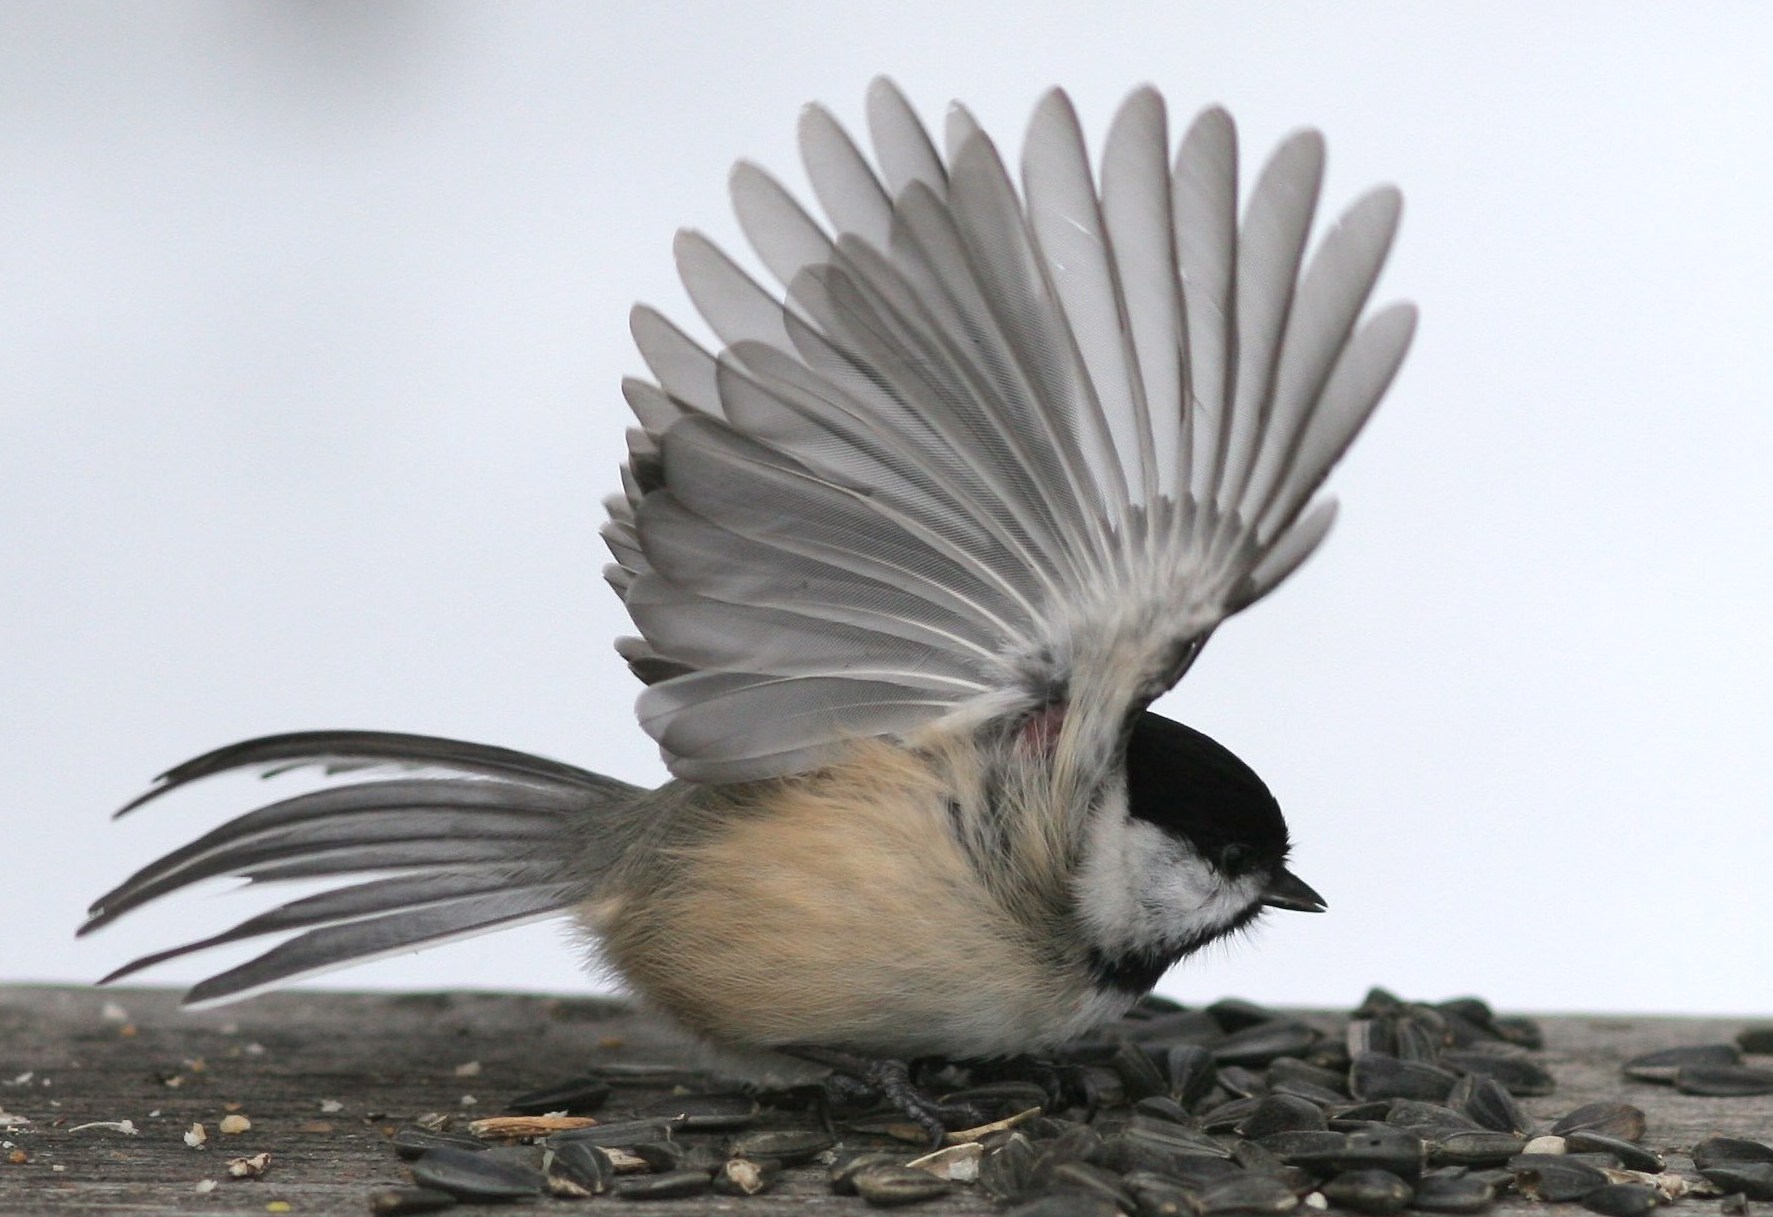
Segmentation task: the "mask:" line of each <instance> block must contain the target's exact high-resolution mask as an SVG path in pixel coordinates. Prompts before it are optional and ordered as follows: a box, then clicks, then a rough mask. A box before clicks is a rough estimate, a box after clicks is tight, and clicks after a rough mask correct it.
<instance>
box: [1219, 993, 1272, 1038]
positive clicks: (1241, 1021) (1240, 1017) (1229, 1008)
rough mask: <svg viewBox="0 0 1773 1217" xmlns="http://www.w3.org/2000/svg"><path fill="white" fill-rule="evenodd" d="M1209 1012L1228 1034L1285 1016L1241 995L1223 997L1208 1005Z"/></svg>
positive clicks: (1220, 1027)
mask: <svg viewBox="0 0 1773 1217" xmlns="http://www.w3.org/2000/svg"><path fill="white" fill-rule="evenodd" d="M1207 1014H1208V1015H1209V1016H1210V1017H1211V1018H1212V1020H1213V1021H1214V1022H1215V1023H1218V1024H1219V1029H1220V1030H1221V1031H1224V1032H1225V1034H1227V1035H1234V1034H1236V1033H1237V1032H1239V1031H1242V1030H1243V1029H1244V1028H1246V1027H1254V1026H1256V1025H1257V1024H1258V1023H1271V1022H1275V1021H1278V1020H1280V1019H1281V1018H1283V1017H1284V1016H1283V1015H1281V1014H1280V1013H1279V1012H1278V1011H1275V1010H1270V1009H1269V1008H1268V1007H1267V1006H1259V1005H1257V1004H1256V1003H1255V1002H1253V1001H1245V1000H1244V999H1243V998H1241V997H1222V998H1220V999H1219V1000H1218V1001H1216V1002H1214V1003H1213V1004H1212V1005H1210V1006H1208V1007H1207Z"/></svg>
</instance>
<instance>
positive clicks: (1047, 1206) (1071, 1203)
mask: <svg viewBox="0 0 1773 1217" xmlns="http://www.w3.org/2000/svg"><path fill="white" fill-rule="evenodd" d="M1120 1212H1121V1210H1120V1207H1119V1206H1118V1205H1116V1204H1114V1203H1113V1202H1112V1201H1108V1200H1104V1199H1102V1198H1101V1197H1100V1196H1086V1195H1083V1194H1082V1193H1079V1192H1057V1193H1055V1194H1053V1195H1051V1196H1042V1197H1041V1198H1040V1199H1039V1200H1031V1201H1029V1202H1028V1203H1027V1204H1024V1205H1022V1206H1021V1207H1020V1208H1013V1209H1011V1210H1010V1211H1009V1212H1008V1213H1007V1214H1005V1217H1120Z"/></svg>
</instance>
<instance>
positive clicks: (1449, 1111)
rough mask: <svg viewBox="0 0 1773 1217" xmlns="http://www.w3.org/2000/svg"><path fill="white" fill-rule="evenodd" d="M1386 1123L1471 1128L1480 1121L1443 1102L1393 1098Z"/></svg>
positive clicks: (1407, 1125)
mask: <svg viewBox="0 0 1773 1217" xmlns="http://www.w3.org/2000/svg"><path fill="white" fill-rule="evenodd" d="M1385 1123H1387V1124H1396V1125H1398V1126H1399V1127H1403V1128H1471V1129H1475V1128H1477V1127H1478V1122H1477V1121H1476V1120H1474V1119H1472V1118H1471V1117H1470V1116H1468V1115H1466V1114H1465V1113H1464V1112H1460V1111H1455V1110H1454V1109H1453V1108H1452V1107H1450V1106H1447V1105H1445V1104H1441V1103H1424V1102H1423V1101H1422V1100H1421V1099H1393V1100H1392V1101H1391V1109H1390V1110H1389V1111H1387V1112H1386V1113H1385Z"/></svg>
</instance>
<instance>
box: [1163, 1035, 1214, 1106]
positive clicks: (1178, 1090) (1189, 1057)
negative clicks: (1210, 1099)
mask: <svg viewBox="0 0 1773 1217" xmlns="http://www.w3.org/2000/svg"><path fill="white" fill-rule="evenodd" d="M1163 1069H1164V1075H1165V1077H1167V1078H1168V1079H1169V1083H1170V1096H1171V1097H1172V1098H1174V1099H1175V1100H1176V1101H1177V1102H1178V1103H1181V1104H1182V1105H1183V1106H1184V1107H1193V1106H1194V1105H1195V1104H1196V1103H1198V1102H1200V1101H1201V1099H1203V1098H1205V1097H1206V1094H1207V1092H1208V1091H1209V1090H1211V1089H1212V1088H1213V1084H1214V1083H1215V1082H1217V1081H1218V1077H1219V1075H1218V1070H1219V1067H1218V1065H1217V1063H1216V1062H1215V1061H1214V1060H1213V1054H1212V1053H1211V1052H1208V1051H1207V1050H1206V1049H1205V1048H1202V1047H1201V1046H1200V1045H1199V1044H1179V1045H1176V1046H1175V1047H1171V1048H1167V1049H1165V1051H1164V1058H1163Z"/></svg>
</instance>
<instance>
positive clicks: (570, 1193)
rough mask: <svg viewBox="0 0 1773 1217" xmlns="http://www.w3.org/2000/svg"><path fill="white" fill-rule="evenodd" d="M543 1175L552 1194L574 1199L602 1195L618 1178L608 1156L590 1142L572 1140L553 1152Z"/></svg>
mask: <svg viewBox="0 0 1773 1217" xmlns="http://www.w3.org/2000/svg"><path fill="white" fill-rule="evenodd" d="M542 1173H543V1174H544V1175H545V1176H547V1179H548V1190H549V1191H550V1192H551V1193H553V1194H554V1195H556V1196H567V1197H573V1198H577V1197H583V1196H601V1195H602V1194H603V1193H605V1192H607V1191H609V1189H610V1185H611V1184H612V1183H613V1182H614V1181H615V1177H616V1169H615V1167H613V1166H611V1165H610V1160H609V1155H608V1154H606V1153H604V1152H603V1151H602V1150H601V1149H599V1148H597V1146H595V1145H593V1144H591V1143H590V1142H589V1141H571V1142H568V1143H567V1144H565V1145H562V1146H559V1147H557V1148H555V1149H553V1150H551V1151H550V1152H549V1154H548V1157H547V1158H546V1159H545V1160H544V1163H543V1167H542Z"/></svg>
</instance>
